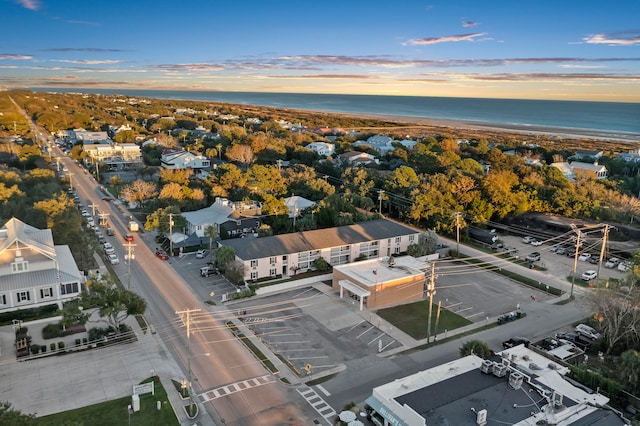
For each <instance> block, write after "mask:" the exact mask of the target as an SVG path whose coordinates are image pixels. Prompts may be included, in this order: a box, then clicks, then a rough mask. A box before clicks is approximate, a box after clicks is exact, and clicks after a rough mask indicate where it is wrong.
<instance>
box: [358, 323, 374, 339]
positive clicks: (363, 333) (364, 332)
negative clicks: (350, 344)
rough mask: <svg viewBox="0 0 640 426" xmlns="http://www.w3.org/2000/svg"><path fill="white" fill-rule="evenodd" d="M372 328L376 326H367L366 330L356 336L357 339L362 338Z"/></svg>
mask: <svg viewBox="0 0 640 426" xmlns="http://www.w3.org/2000/svg"><path fill="white" fill-rule="evenodd" d="M372 328H375V327H374V326H371V327H369V328H367V329H366V330H365V331H363V332H362V333H360V334H358V336H357V337H356V339H359V338H361V337H362V336H364V335H365V334H367V333H368V332H369V330H371V329H372Z"/></svg>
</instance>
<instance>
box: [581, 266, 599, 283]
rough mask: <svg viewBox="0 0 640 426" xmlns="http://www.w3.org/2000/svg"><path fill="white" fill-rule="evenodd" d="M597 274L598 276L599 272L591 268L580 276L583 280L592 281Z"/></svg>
mask: <svg viewBox="0 0 640 426" xmlns="http://www.w3.org/2000/svg"><path fill="white" fill-rule="evenodd" d="M597 276H598V273H597V272H596V271H594V270H591V269H590V270H588V271H584V272H583V273H582V275H581V276H580V278H582V280H583V281H591V280H595V279H596V277H597Z"/></svg>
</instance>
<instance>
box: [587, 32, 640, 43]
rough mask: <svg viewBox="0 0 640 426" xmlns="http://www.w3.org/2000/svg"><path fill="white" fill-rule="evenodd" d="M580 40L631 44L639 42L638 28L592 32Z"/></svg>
mask: <svg viewBox="0 0 640 426" xmlns="http://www.w3.org/2000/svg"><path fill="white" fill-rule="evenodd" d="M582 40H584V41H585V42H586V43H587V44H607V45H609V46H632V45H634V44H640V30H634V31H622V32H616V33H602V34H593V35H590V36H589V37H585V38H583V39H582Z"/></svg>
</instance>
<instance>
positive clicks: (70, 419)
mask: <svg viewBox="0 0 640 426" xmlns="http://www.w3.org/2000/svg"><path fill="white" fill-rule="evenodd" d="M151 380H154V378H149V379H146V380H143V381H142V383H147V382H150V381H151ZM156 401H162V407H161V408H160V410H157V409H156ZM129 404H131V396H126V397H124V398H119V399H114V400H112V401H106V402H102V403H100V404H95V405H89V406H88V407H82V408H78V409H76V410H71V411H65V412H62V413H57V414H51V415H49V416H44V417H38V418H36V422H35V424H36V425H38V426H57V425H67V424H69V425H71V424H74V425H75V424H83V425H91V426H112V425H126V424H129V423H128V422H129V413H128V412H127V406H128V405H129ZM131 424H132V425H135V426H165V425H166V426H179V425H180V423H179V422H178V419H177V417H176V415H175V413H174V412H173V408H172V407H171V404H170V403H169V399H168V398H167V391H166V390H165V389H164V387H163V386H162V384H161V383H158V382H155V395H151V394H150V393H147V394H144V395H140V411H138V412H137V413H133V414H131Z"/></svg>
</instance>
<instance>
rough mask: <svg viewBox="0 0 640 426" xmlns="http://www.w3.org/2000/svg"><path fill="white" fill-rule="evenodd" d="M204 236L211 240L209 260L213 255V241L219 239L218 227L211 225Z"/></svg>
mask: <svg viewBox="0 0 640 426" xmlns="http://www.w3.org/2000/svg"><path fill="white" fill-rule="evenodd" d="M204 236H205V237H207V238H209V259H211V256H212V255H213V240H215V239H216V238H218V227H217V226H216V225H209V226H207V227H206V228H205V230H204Z"/></svg>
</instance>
